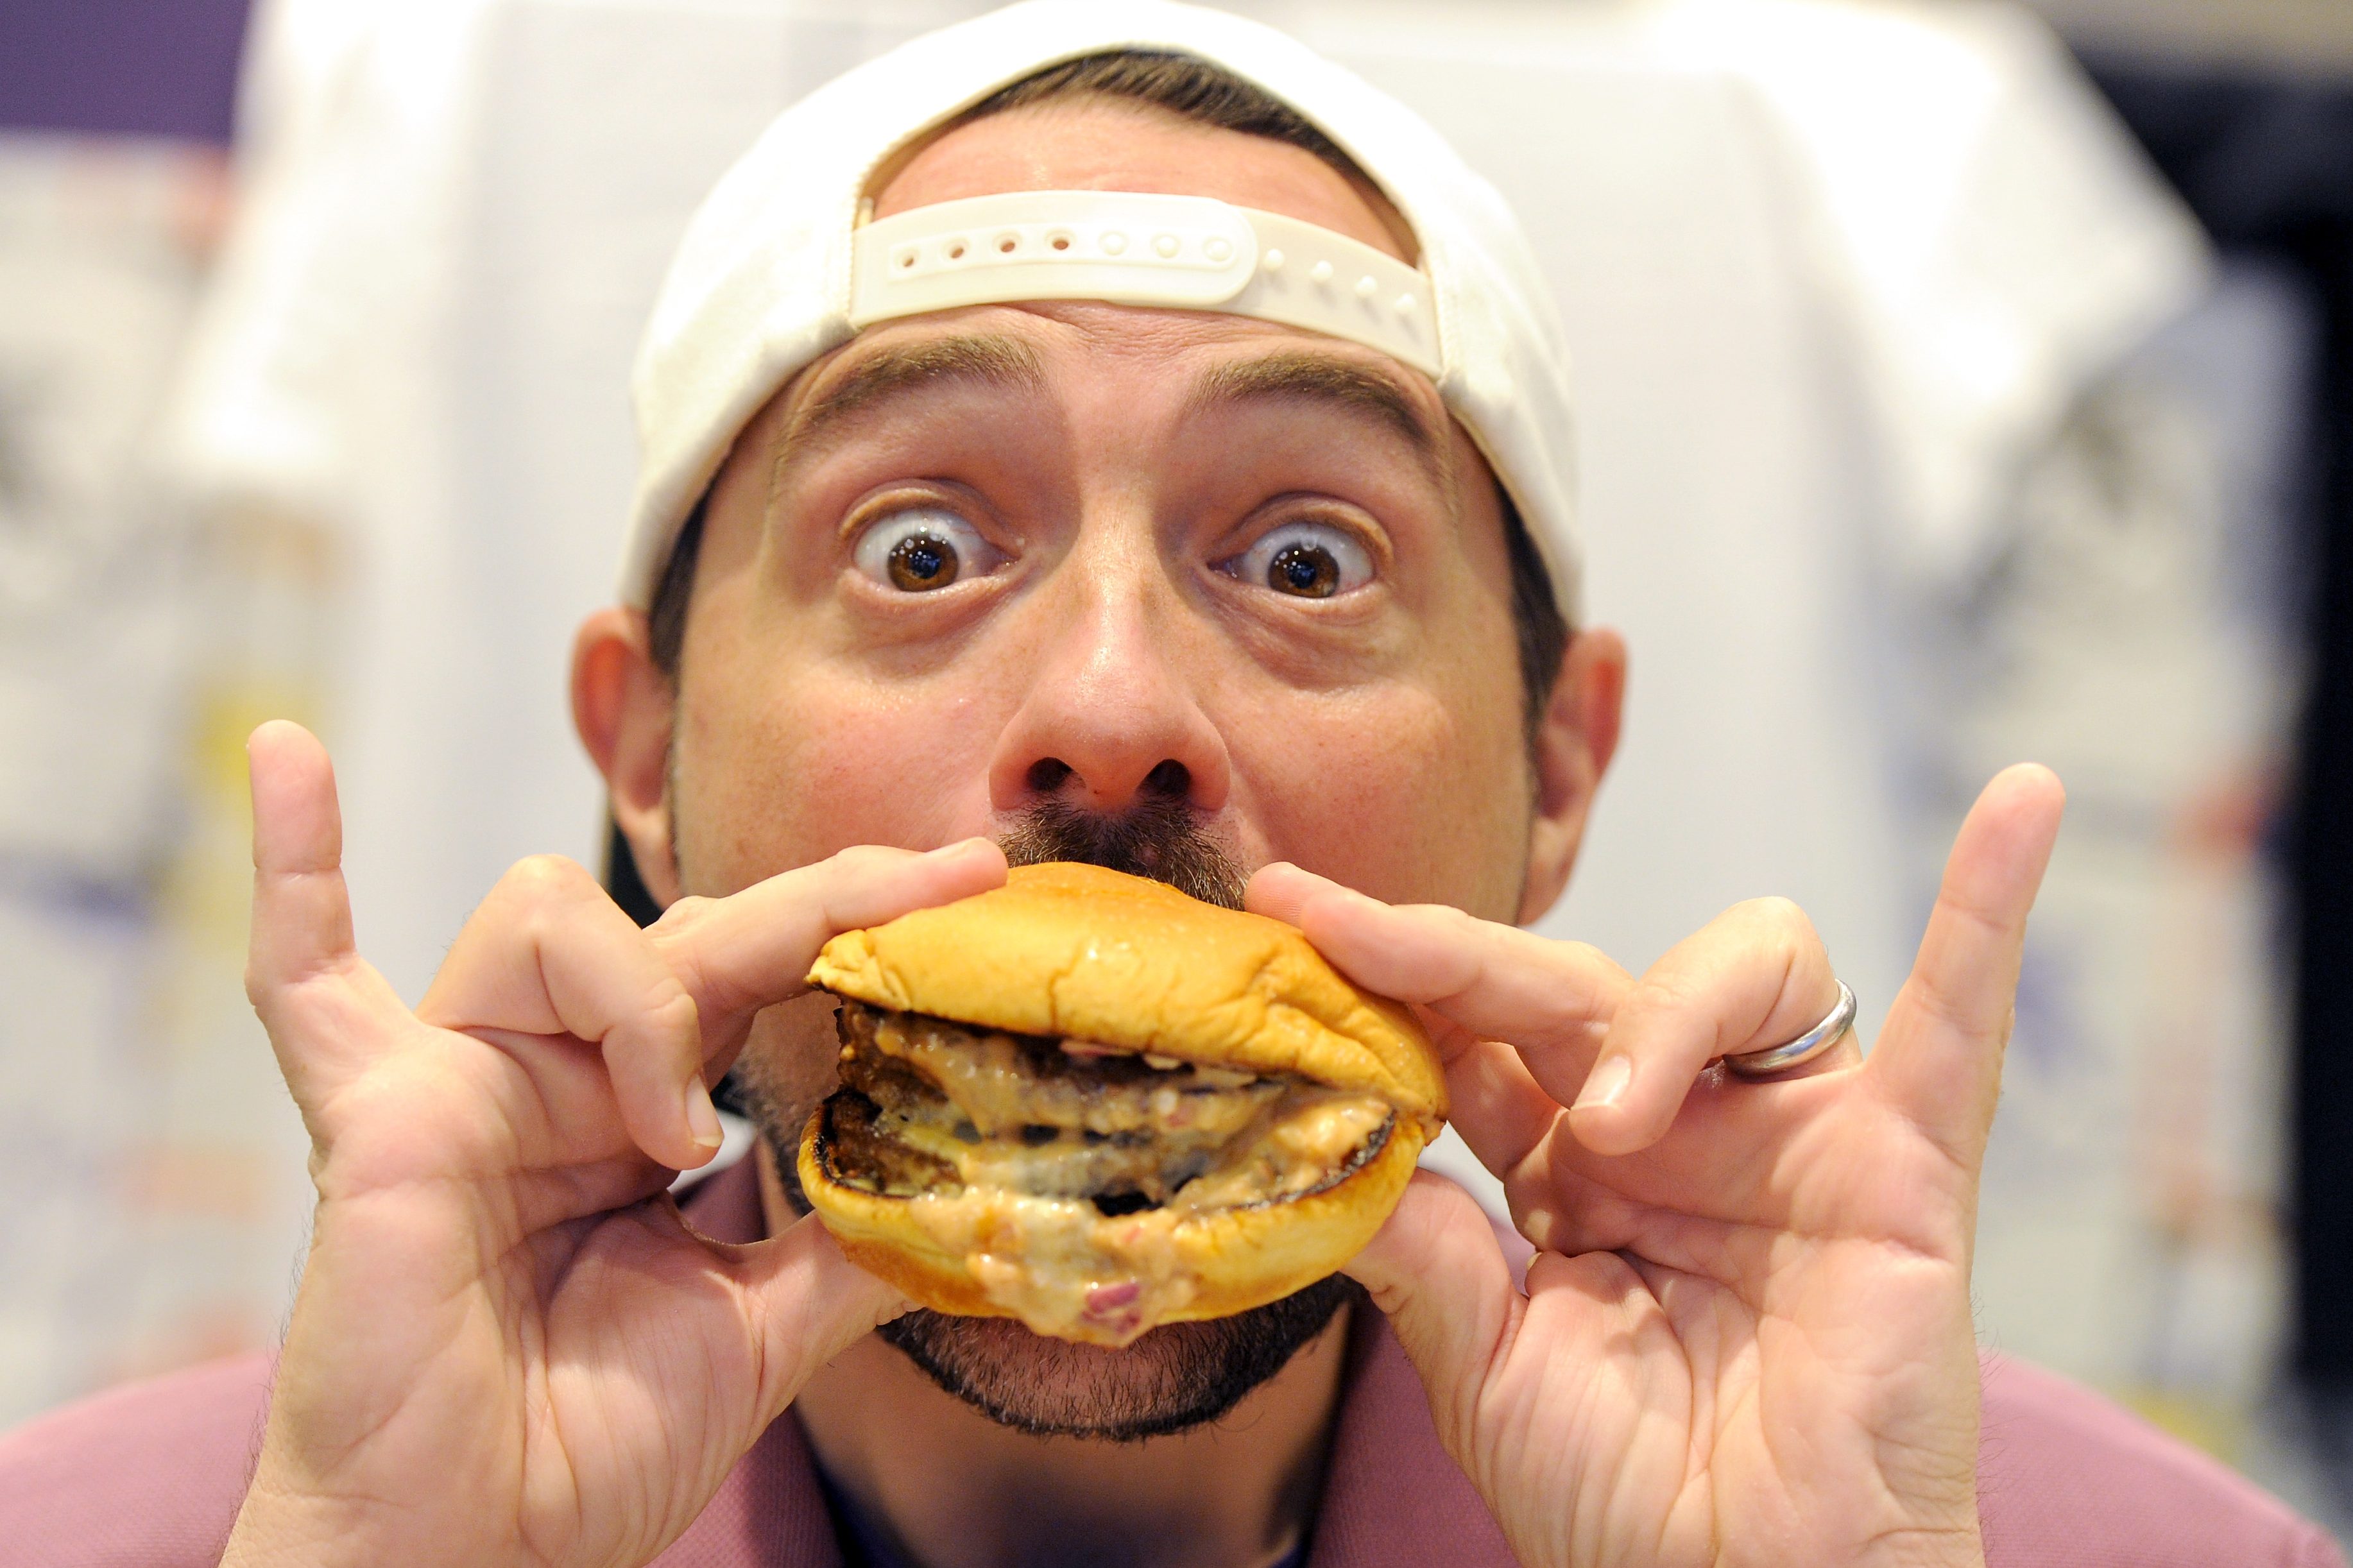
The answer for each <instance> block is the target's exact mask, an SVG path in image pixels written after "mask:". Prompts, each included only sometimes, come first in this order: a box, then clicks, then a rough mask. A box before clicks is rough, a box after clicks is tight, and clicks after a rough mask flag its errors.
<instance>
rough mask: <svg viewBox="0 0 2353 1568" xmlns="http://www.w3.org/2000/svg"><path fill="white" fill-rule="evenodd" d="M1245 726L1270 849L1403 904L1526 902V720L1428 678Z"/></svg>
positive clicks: (1259, 818)
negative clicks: (1522, 747) (1497, 713)
mask: <svg viewBox="0 0 2353 1568" xmlns="http://www.w3.org/2000/svg"><path fill="white" fill-rule="evenodd" d="M1277 706H1278V707H1279V708H1280V709H1281V710H1282V711H1281V712H1280V713H1279V714H1272V715H1268V716H1264V717H1261V718H1260V719H1259V720H1257V721H1254V722H1252V723H1250V724H1248V725H1246V726H1245V725H1242V724H1239V723H1238V724H1235V725H1233V726H1231V727H1230V728H1229V735H1232V734H1235V733H1236V732H1237V731H1240V732H1243V733H1246V734H1247V736H1248V740H1247V743H1246V744H1244V745H1238V746H1237V747H1236V752H1237V756H1236V762H1237V773H1238V774H1239V775H1240V778H1241V780H1242V782H1243V784H1244V786H1245V788H1246V791H1247V796H1248V805H1246V806H1245V810H1246V811H1247V812H1248V813H1249V814H1250V816H1252V817H1253V818H1255V820H1256V822H1257V824H1258V826H1259V828H1260V831H1261V835H1262V837H1263V844H1262V849H1263V852H1264V854H1265V855H1266V857H1267V858H1270V859H1281V860H1290V861H1293V862H1295V863H1297V864H1298V865H1301V866H1303V867H1305V868H1308V869H1309V870H1312V871H1315V872H1318V873H1320V874H1322V875H1324V876H1327V877H1331V878H1333V879H1335V880H1338V881H1341V882H1344V883H1345V884H1347V885H1348V886H1350V887H1353V888H1356V889H1361V890H1363V891H1365V892H1367V893H1370V894H1371V895H1372V896H1373V897H1375V898H1377V899H1382V900H1387V901H1389V902H1392V903H1423V902H1430V903H1446V904H1452V905H1454V906H1456V907H1457V908H1461V909H1466V910H1470V911H1471V912H1472V913H1473V914H1477V915H1481V916H1482V917H1484V918H1486V919H1490V920H1504V921H1508V920H1510V919H1511V918H1512V917H1513V915H1514V912H1515V911H1516V910H1517V906H1518V899H1519V885H1520V879H1521V876H1522V873H1523V869H1524V868H1523V864H1522V863H1523V860H1524V858H1525V850H1526V840H1527V809H1528V799H1527V783H1526V770H1525V763H1524V761H1523V759H1522V758H1521V756H1520V753H1519V750H1518V737H1517V733H1516V731H1515V730H1512V729H1509V728H1508V727H1506V728H1505V730H1504V731H1499V728H1498V726H1497V725H1496V724H1495V723H1494V722H1493V718H1492V715H1491V714H1489V713H1488V712H1486V711H1485V710H1484V705H1480V704H1474V705H1472V707H1470V708H1468V709H1466V708H1465V707H1464V706H1462V705H1461V704H1460V703H1458V702H1454V701H1450V700H1448V698H1447V697H1446V696H1445V695H1444V694H1443V693H1442V692H1440V691H1439V690H1436V689H1431V688H1430V687H1427V686H1420V685H1409V684H1397V685H1384V686H1380V687H1377V688H1371V689H1361V690H1358V691H1356V692H1353V693H1350V694H1348V695H1347V696H1346V697H1345V698H1340V699H1315V700H1309V699H1305V698H1297V699H1294V700H1292V701H1289V702H1282V703H1279V704H1278V705H1277Z"/></svg>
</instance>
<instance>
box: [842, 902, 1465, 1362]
mask: <svg viewBox="0 0 2353 1568" xmlns="http://www.w3.org/2000/svg"><path fill="white" fill-rule="evenodd" d="M809 982H810V984H813V985H818V986H822V987H823V988H825V989H826V990H828V991H830V992H832V993H833V994H835V995H837V996H839V998H840V1008H839V1033H840V1037H841V1059H840V1078H841V1087H840V1088H839V1089H838V1090H837V1091H836V1092H835V1093H834V1094H833V1095H832V1096H831V1097H830V1098H828V1100H826V1101H825V1102H824V1103H823V1104H822V1105H820V1106H819V1107H818V1110H816V1111H815V1112H814V1113H813V1114H812V1115H811V1116H810V1118H809V1121H808V1125H807V1131H806V1132H805V1134H804V1136H803V1138H802V1141H801V1147H800V1154H799V1159H798V1161H797V1168H798V1174H799V1178H800V1184H801V1188H802V1191H803V1192H804V1193H805V1194H807V1198H808V1201H809V1203H810V1205H811V1206H813V1207H814V1208H815V1209H816V1211H817V1213H818V1215H819V1216H821V1218H822V1219H823V1221H824V1223H825V1225H826V1226H827V1228H828V1229H829V1230H830V1231H832V1233H833V1234H834V1236H835V1237H836V1238H838V1239H839V1242H840V1244H841V1247H842V1250H843V1251H844V1252H845V1253H846V1254H847V1255H848V1256H849V1258H851V1259H852V1260H853V1261H854V1262H856V1263H858V1264H859V1265H860V1266H861V1267H862V1268H866V1269H867V1270H868V1271H869V1272H871V1273H873V1274H875V1275H878V1276H880V1277H881V1278H882V1279H886V1280H888V1281H889V1282H891V1283H892V1284H893V1285H895V1286H897V1287H898V1288H899V1289H902V1290H903V1291H905V1292H906V1294H907V1295H908V1296H910V1297H911V1298H913V1300H915V1301H917V1302H918V1303H920V1304H921V1305H923V1306H925V1307H929V1308H931V1309H933V1310H935V1311H941V1312H948V1313H955V1314H960V1315H964V1316H987V1317H1013V1318H1018V1319H1020V1320H1021V1321H1022V1322H1024V1323H1025V1324H1027V1325H1028V1326H1029V1328H1031V1329H1032V1330H1035V1331H1038V1332H1039V1333H1043V1334H1050V1335H1054V1336H1056V1337H1058V1338H1061V1339H1067V1340H1076V1341H1081V1342H1089V1343H1094V1344H1104V1345H1124V1344H1126V1343H1128V1342H1130V1341H1132V1340H1134V1338H1135V1337H1136V1336H1137V1335H1139V1334H1142V1333H1143V1332H1145V1331H1146V1330H1148V1329H1151V1328H1153V1327H1155V1325H1157V1324H1161V1323H1170V1322H1180V1321H1187V1320H1193V1319H1202V1318H1219V1317H1226V1316H1229V1315H1231V1314H1233V1313H1237V1312H1242V1311H1247V1310H1250V1308H1253V1307H1258V1306H1262V1305H1264V1304H1266V1303H1267V1302H1270V1301H1273V1300H1278V1299H1280V1298H1282V1297H1283V1296H1287V1295H1289V1294H1291V1293H1292V1292H1293V1291H1294V1290H1297V1289H1301V1288H1303V1286H1306V1285H1308V1284H1311V1283H1313V1282H1314V1281H1315V1280H1317V1279H1323V1278H1324V1277H1325V1276H1326V1275H1329V1274H1331V1273H1333V1272H1335V1270H1337V1269H1338V1268H1340V1267H1341V1266H1342V1265H1343V1264H1345V1262H1347V1260H1348V1259H1349V1258H1352V1257H1354V1256H1355V1255H1356V1253H1357V1252H1358V1251H1359V1250H1361V1249H1362V1248H1363V1247H1364V1246H1365V1244H1366V1242H1367V1241H1369V1240H1370V1239H1371V1238H1372V1236H1373V1233H1374V1232H1375V1231H1376V1230H1377V1229H1379V1227H1380V1225H1381V1222H1382V1221H1383V1220H1385V1219H1386V1218H1388V1214H1389V1211H1390V1210H1391V1209H1392V1208H1394V1207H1395V1206H1396V1204H1397V1201H1398V1194H1400V1193H1402V1192H1403V1191H1404V1189H1405V1184H1406V1182H1407V1180H1408V1179H1409V1177H1410V1176H1411V1175H1412V1173H1413V1167H1414V1162H1415V1160H1416V1159H1417V1158H1418V1157H1419V1154H1420V1152H1421V1150H1422V1148H1423V1146H1424V1145H1425V1144H1427V1143H1428V1142H1429V1141H1430V1139H1431V1138H1432V1137H1434V1136H1436V1134H1437V1132H1438V1130H1439V1128H1440V1125H1441V1124H1442V1122H1443V1121H1444V1119H1445V1115H1446V1098H1445V1084H1444V1080H1443V1079H1442V1077H1441V1075H1440V1069H1439V1066H1438V1061H1437V1058H1436V1056H1435V1055H1434V1053H1433V1052H1432V1051H1431V1049H1430V1042H1429V1039H1428V1037H1426V1036H1424V1035H1423V1033H1422V1031H1421V1029H1420V1028H1419V1026H1418V1025H1417V1024H1416V1023H1415V1022H1414V1019H1413V1017H1412V1016H1411V1015H1410V1014H1409V1013H1408V1012H1407V1011H1406V1009H1405V1008H1403V1007H1402V1006H1399V1005H1398V1004H1396V1003H1394V1002H1390V1001H1388V1000H1385V999H1384V998H1381V997H1378V996H1375V995H1371V994H1368V993H1366V992H1364V991H1361V990H1359V989H1358V988H1357V987H1356V986H1355V985H1353V984H1350V983H1349V982H1348V981H1347V980H1346V979H1345V977H1343V976H1342V975H1341V974H1340V973H1338V972H1337V971H1336V970H1335V969H1334V968H1333V967H1332V966H1331V965H1330V964H1329V963H1326V962H1325V961H1324V958H1323V957H1322V956H1321V955H1320V954H1319V953H1317V952H1316V951H1315V950H1314V948H1313V947H1312V946H1310V945H1309V944H1308V942H1307V940H1306V939H1305V938H1304V937H1303V936H1302V935H1301V934H1300V933H1299V932H1298V931H1295V930H1293V928H1292V927H1290V926H1287V925H1284V924H1282V922H1281V921H1272V920H1268V919H1266V918H1264V917H1263V916H1260V915H1253V914H1245V913H1241V912H1239V911H1236V910H1227V909H1220V908H1219V907H1217V906H1216V905H1213V904H1208V903H1203V902H1201V901H1200V900H1197V899H1193V898H1190V897H1187V895H1186V894H1184V893H1181V892H1179V891H1177V890H1176V889H1174V888H1170V887H1168V886H1166V885H1165V884H1163V883H1159V882H1155V881H1151V880H1147V879H1144V878H1140V877H1131V876H1126V875H1124V874H1123V873H1120V872H1117V871H1110V870H1105V869H1103V868H1100V867H1095V866H1085V865H1075V864H1064V863H1056V864H1050V865H1043V866H1027V867H1018V868H1015V869H1014V871H1013V872H1012V874H1011V876H1010V877H1009V878H1008V879H1007V881H1006V883H1005V885H1004V886H1003V887H1001V888H997V889H992V890H991V891H988V892H986V893H981V894H978V895H976V896H975V897H973V898H969V899H964V900H959V901H957V902H955V903H952V904H945V905H942V906H940V907H938V908H935V909H928V910H918V911H916V912H914V913H913V914H910V915H906V916H903V917H902V918H901V919H899V920H895V921H891V922H890V923H888V924H887V925H881V926H877V927H874V928H873V929H871V930H868V931H848V932H845V933H844V934H842V935H840V936H839V937H836V938H835V939H834V940H833V941H832V942H828V943H827V944H826V947H825V950H824V952H821V953H820V954H819V955H818V960H817V963H816V966H815V967H814V968H813V969H811V970H810V972H809Z"/></svg>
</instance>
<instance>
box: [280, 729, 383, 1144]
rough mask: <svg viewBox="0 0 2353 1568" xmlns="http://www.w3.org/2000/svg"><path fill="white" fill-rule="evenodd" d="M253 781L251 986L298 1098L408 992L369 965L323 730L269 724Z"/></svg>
mask: <svg viewBox="0 0 2353 1568" xmlns="http://www.w3.org/2000/svg"><path fill="white" fill-rule="evenodd" d="M246 754H247V757H248V763H249V766H250V769H251V777H252V789H253V919H252V931H251V939H250V942H249V943H248V948H247V956H246V971H245V991H246V995H247V996H248V998H249V999H250V1000H251V1001H252V1003H253V1008H254V1011H255V1012H256V1013H257V1014H259V1016H260V1018H261V1021H262V1024H263V1026H264V1027H266V1028H267V1029H268V1030H269V1039H270V1044H271V1046H272V1047H273V1048H274V1049H275V1050H276V1051H277V1053H278V1060H279V1065H280V1069H281V1070H282V1071H283V1072H284V1073H285V1075H286V1082H287V1086H288V1088H289V1089H291V1090H292V1091H293V1094H294V1098H295V1100H296V1102H297V1103H298V1104H301V1105H302V1106H303V1107H304V1108H305V1110H308V1109H309V1107H310V1106H311V1103H312V1101H313V1100H314V1099H315V1098H316V1095H317V1092H318V1088H319V1079H320V1075H321V1074H322V1073H324V1074H328V1075H329V1076H330V1077H332V1075H333V1073H334V1071H335V1069H337V1068H343V1067H349V1066H352V1065H355V1064H356V1063H358V1062H360V1061H363V1060H364V1059H366V1058H368V1057H369V1055H371V1053H372V1051H373V1048H374V1047H375V1044H376V1043H377V1042H378V1041H379V1040H380V1039H381V1038H382V1037H383V1034H384V1029H385V1026H387V1025H389V1024H391V1023H393V1022H396V1020H398V1019H399V1018H400V1017H402V1016H404V1015H405V1011H406V1010H405V1009H404V1008H403V1007H402V1006H401V1005H400V999H399V998H398V997H397V996H396V995H395V994H393V992H392V989H391V987H390V986H388V985H386V984H385V983H384V980H383V978H382V977H381V976H380V975H378V974H377V973H375V970H373V969H371V968H369V967H368V965H366V964H365V963H362V962H361V960H360V958H359V955H358V953H357V952H355V951H354V948H353V936H352V905H351V898H350V895H349V894H348V893H347V892H346V891H345V889H344V887H343V815H342V812H341V811H340V810H339V808H338V807H337V805H336V803H335V772H334V766H333V764H332V763H330V762H329V761H328V759H327V750H326V748H325V747H324V746H322V745H321V744H320V743H319V742H318V738H317V737H316V736H314V735H312V734H311V732H310V731H307V730H305V729H303V728H302V727H301V725H299V724H291V723H288V722H287V721H283V720H273V721H270V722H269V723H267V724H264V725H262V726H261V727H260V728H259V729H258V730H256V731H254V732H253V734H252V736H251V737H250V738H249V739H248V741H247V742H246Z"/></svg>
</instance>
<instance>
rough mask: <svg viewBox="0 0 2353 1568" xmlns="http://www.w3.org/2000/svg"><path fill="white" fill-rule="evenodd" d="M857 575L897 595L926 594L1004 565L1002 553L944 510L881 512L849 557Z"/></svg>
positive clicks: (932, 507) (915, 508)
mask: <svg viewBox="0 0 2353 1568" xmlns="http://www.w3.org/2000/svg"><path fill="white" fill-rule="evenodd" d="M850 554H851V558H852V560H853V561H854V563H856V565H857V567H858V570H859V573H860V575H862V576H865V577H867V578H869V579H870V580H871V581H873V582H875V583H879V584H881V585H883V586H884V587H886V588H895V589H897V590H898V591H899V592H900V593H902V594H930V593H936V592H937V591H938V590H940V589H942V588H944V587H947V586H948V585H949V584H953V583H957V582H961V581H963V580H964V579H965V578H966V577H985V576H987V574H989V573H991V572H994V571H995V570H997V567H999V566H1001V565H1003V564H1004V563H1005V554H1004V552H1002V551H1000V550H998V549H997V548H996V546H994V545H992V544H990V543H989V542H988V541H987V539H986V538H984V537H982V535H981V532H980V531H979V530H978V529H976V528H975V527H973V525H972V524H971V523H969V522H967V521H965V520H964V519H963V518H961V517H958V516H957V515H956V514H955V513H954V512H952V511H950V510H947V509H946V508H945V507H937V506H915V507H909V508H907V509H905V510H902V511H893V512H887V513H885V514H884V515H883V516H881V517H880V518H877V519H876V520H875V521H873V522H871V523H870V524H869V525H868V526H867V529H866V531H865V532H864V533H862V534H860V536H859V539H858V542H857V544H856V546H854V547H853V548H852V550H851V552H850Z"/></svg>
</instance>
